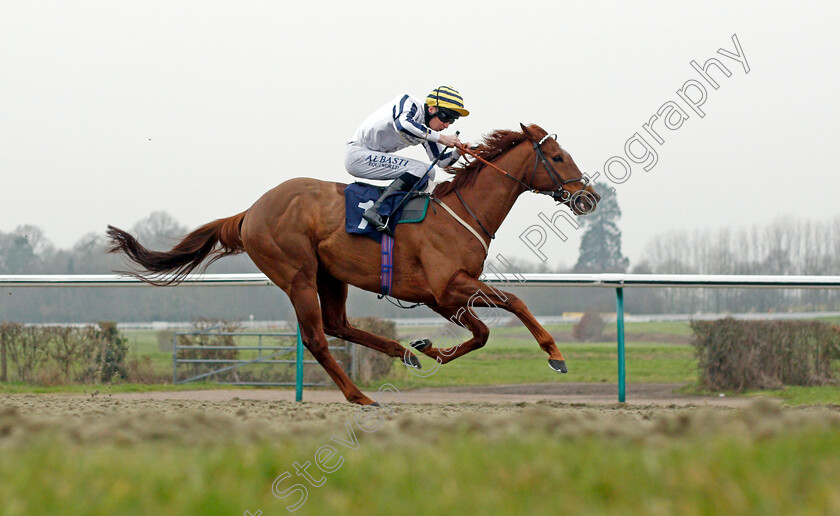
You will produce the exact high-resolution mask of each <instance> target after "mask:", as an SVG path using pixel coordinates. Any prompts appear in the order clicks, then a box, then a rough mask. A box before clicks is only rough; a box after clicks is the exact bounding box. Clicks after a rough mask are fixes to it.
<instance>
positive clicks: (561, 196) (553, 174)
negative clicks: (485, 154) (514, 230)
mask: <svg viewBox="0 0 840 516" xmlns="http://www.w3.org/2000/svg"><path fill="white" fill-rule="evenodd" d="M549 138H554V140H555V141H556V140H557V135H556V134H546V135H545V136H543V137H542V139H540V141H539V142H534V151H536V157H535V158H534V168H533V170H532V171H531V179H530V180H529V183H531V184H528V183H525V182H523V181H521V180H520V179H518V178H516V177H514V176H512V175H511V174H509V173H507V172H505V171H504V170H502V169H501V168H499V167H498V166H496V165H494V164H493V163H491V162H489V161H487V160H486V159H484V158H482V157H481V156H479V155H478V154H476V153H475V152H473V151H472V150H471V149H470V148H468V147H467V146H466V145H457V146H456V147H457V149H458V150H460V151H461V152H464V153H466V154H469V155H470V156H472V157H473V158H475V159H477V160H478V161H480V162H482V163H484V164H485V165H487V166H489V167H491V168H494V169H496V170H497V171H499V172H501V173H502V174H504V175H505V176H507V177H509V178H511V179H512V180H514V181H516V182H517V183H519V184H520V185H522V186H523V187H525V191H526V192H533V193H538V194H544V195H548V196H550V197H551V198H552V199H554V200H555V201H557V202H559V203H570V202H571V201H572V193H571V192H569V191H568V190H566V189H565V188H564V187H565V186H566V185H567V184H569V183H575V182H577V181H580V182H581V183H583V186H584V188H585V187H586V186H587V185H588V184H589V178H588V177H585V176H581V177H576V178H573V179H566V180H564V179H563V178H562V177H560V174H558V173H557V171H556V170H554V167H552V166H551V162H549V160H548V158H547V157H546V156H545V154H544V153H543V151H542V144H543V143H545V141H546V140H547V139H549ZM540 161H542V164H543V166H544V167H545V170H546V172H548V177H550V178H551V180H552V181H553V182H554V185H555V186H556V187H557V188H556V189H555V190H537V189H536V188H534V187H533V186H532V184H533V182H534V177H535V176H536V174H537V166H538V165H539V163H540ZM453 191H454V192H455V195H456V196H457V197H458V200H459V201H461V204H462V205H463V206H464V208H465V209H466V210H467V213H469V214H470V216H471V217H472V218H473V220H475V222H476V223H477V224H478V227H480V228H481V230H482V231H483V232H484V234H485V235H487V236H488V237H490V240H493V239H494V238H496V235H495V234H492V233H490V232H489V231H487V228H485V227H484V224H482V223H481V221H480V220H478V217H477V216H476V215H475V213H473V211H472V210H471V209H470V207H469V206H467V203H466V201H464V198H463V197H461V194H460V193H459V192H458V189H457V188H454V189H453ZM581 191H584V190H581ZM435 200H436V199H435ZM436 201H437V200H436ZM437 202H438V203H440V201H437ZM461 223H462V224H463V221H461ZM468 229H469V227H468ZM473 232H474V231H473ZM476 236H478V235H477V234H476ZM485 247H486V246H485Z"/></svg>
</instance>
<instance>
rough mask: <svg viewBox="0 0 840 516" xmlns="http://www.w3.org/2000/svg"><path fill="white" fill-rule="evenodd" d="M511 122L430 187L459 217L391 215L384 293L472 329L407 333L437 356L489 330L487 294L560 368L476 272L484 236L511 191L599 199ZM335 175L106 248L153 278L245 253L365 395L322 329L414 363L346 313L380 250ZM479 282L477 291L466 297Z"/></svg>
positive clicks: (478, 342) (554, 149) (317, 346)
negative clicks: (145, 240) (177, 232)
mask: <svg viewBox="0 0 840 516" xmlns="http://www.w3.org/2000/svg"><path fill="white" fill-rule="evenodd" d="M520 126H521V128H522V132H518V131H496V132H494V133H492V134H491V135H489V136H487V137H486V138H485V139H484V142H483V144H482V145H480V146H479V147H478V148H477V149H475V150H474V151H473V154H474V155H476V156H478V157H479V158H481V160H478V159H477V160H474V161H473V162H472V163H470V164H468V165H466V166H463V167H460V168H457V169H453V170H452V172H453V173H454V174H455V178H454V179H453V180H452V181H449V182H444V183H441V184H440V185H438V186H437V187H436V189H435V191H434V196H435V197H436V198H437V199H438V200H440V201H441V202H443V203H444V204H446V205H447V206H448V207H450V209H451V210H452V211H453V212H454V213H455V214H457V215H458V216H459V217H460V218H461V219H462V222H458V221H456V219H455V218H454V217H453V216H452V215H451V214H450V213H447V212H446V211H445V210H443V209H440V210H435V211H434V212H433V211H432V210H429V213H428V214H427V216H426V219H425V220H424V221H423V222H421V223H419V224H403V225H400V226H399V231H398V233H397V236H398V240H397V245H396V246H395V250H394V260H393V261H394V269H393V280H392V281H393V288H392V295H393V297H395V298H397V299H401V300H404V301H409V302H416V303H424V304H426V305H428V306H429V308H431V309H432V310H434V311H435V312H437V313H439V314H440V315H442V316H443V317H445V318H447V319H450V318H453V319H454V318H456V317H457V322H458V323H460V324H461V325H462V326H464V327H466V328H467V329H468V330H470V331H471V332H472V335H473V336H472V338H471V339H469V340H467V341H466V342H464V343H462V344H460V345H458V346H454V347H450V348H436V347H434V346H433V345H432V344H431V343H430V342H429V341H428V340H425V341H421V343H420V344H415V349H416V350H417V351H420V352H422V353H424V354H425V355H427V356H429V357H431V358H433V359H435V360H437V361H439V362H440V363H441V364H445V363H447V362H449V361H450V360H454V359H456V358H458V357H460V356H462V355H465V354H467V353H469V352H470V351H473V350H475V349H478V348H480V347H482V346H484V344H485V343H486V342H487V338H488V336H489V333H490V330H489V329H488V328H487V326H486V325H485V324H484V323H483V322H482V321H481V320H480V319H479V317H478V316H477V315H476V314H475V313H474V312H473V311H472V307H473V306H491V304H492V305H493V306H495V307H499V308H502V309H504V310H507V311H509V312H512V313H513V314H514V315H516V317H518V318H519V319H520V320H521V321H522V322H523V323H524V324H525V326H526V327H527V328H528V330H529V331H530V332H531V334H532V335H533V336H534V338H535V339H536V340H537V342H538V343H539V345H540V347H541V348H542V349H543V350H544V351H545V352H546V353H547V354H548V361H549V365H550V366H551V368H552V369H554V370H555V371H558V372H562V373H565V372H566V370H567V369H566V363H565V359H564V358H563V354H562V353H560V351H559V350H558V349H557V346H556V345H555V343H554V339H553V338H552V337H551V335H550V334H549V333H548V332H547V331H545V329H544V328H543V327H542V326H540V324H539V323H538V322H537V320H536V319H535V318H534V316H533V315H532V314H531V312H530V311H529V310H528V308H527V307H526V306H525V303H524V302H522V300H520V299H519V298H517V297H516V296H514V295H513V294H510V293H507V292H503V291H500V290H497V289H495V288H493V287H490V286H488V285H486V284H484V283H482V282H481V281H479V280H478V277H479V276H480V275H481V273H482V270H483V266H484V261H485V259H486V257H487V251H486V248H487V245H489V243H490V239H491V238H492V235H494V234H495V232H496V230H498V228H499V227H500V226H501V224H502V221H504V219H505V217H506V216H507V214H508V212H509V211H510V210H511V208H512V207H513V204H514V202H516V199H517V198H518V197H519V195H520V194H521V193H523V192H525V191H534V192H537V193H544V194H547V195H550V196H551V197H552V198H554V199H555V200H556V201H558V202H561V203H563V204H566V205H567V206H569V207H570V208H571V210H572V211H573V212H574V213H575V214H578V215H581V214H585V213H588V212H590V211H592V210H594V209H595V207H596V204H597V202H598V200H599V199H600V198H599V196H598V194H597V193H595V191H594V190H593V189H592V187H590V186H587V181H586V180H585V179H584V178H583V176H582V174H581V172H580V170H579V169H578V167H577V165H576V164H575V163H574V161H573V160H572V158H571V156H570V155H569V153H568V152H566V151H565V150H563V149H561V148H560V145H559V144H558V143H557V142H556V141H555V139H554V138H551V137H549V135H548V134H547V133H546V131H545V130H543V129H542V128H540V127H539V126H537V125H530V126H527V127H526V126H524V125H521V124H520ZM464 150H465V151H466V149H464ZM485 163H492V164H493V165H495V167H493V168H496V170H494V169H493V168H491V167H490V166H487V165H485ZM499 171H502V172H503V173H505V175H506V176H507V177H504V176H502V175H501V174H500V173H499ZM345 186H346V185H344V184H340V183H329V182H324V181H319V180H316V179H309V178H298V179H291V180H289V181H286V182H284V183H282V184H280V185H279V186H277V187H275V188H274V189H272V190H270V191H268V192H267V193H265V194H264V195H263V196H262V197H260V198H259V200H257V202H256V203H254V205H253V206H251V207H250V208H249V209H248V210H246V211H244V212H242V213H240V214H238V215H234V216H232V217H228V218H224V219H219V220H216V221H214V222H210V223H208V224H205V225H204V226H201V227H200V228H198V229H196V230H195V231H193V232H192V233H190V234H188V235H187V236H186V237H184V238H183V240H181V241H180V242H179V243H178V244H177V245H176V246H175V247H174V248H173V249H172V250H170V251H168V252H154V251H149V250H147V249H146V248H144V247H143V246H141V245H140V244H139V243H138V242H137V240H136V239H135V238H134V237H132V236H131V235H130V234H128V233H126V232H125V231H122V230H120V229H117V228H115V227H113V226H108V235H109V236H110V238H111V242H112V246H111V248H110V249H109V250H110V252H124V253H125V254H126V255H127V256H128V257H129V258H130V259H131V260H132V261H133V262H135V263H136V264H138V265H140V266H141V267H143V269H144V271H143V272H141V273H131V274H133V275H134V276H136V277H138V278H140V279H143V280H144V281H147V282H149V283H153V284H156V285H171V284H177V283H178V282H180V281H182V280H183V279H184V278H185V277H186V276H187V275H188V274H189V273H191V272H193V271H194V270H196V269H197V268H198V267H199V265H201V264H202V262H205V260H206V259H207V260H206V264H205V265H204V267H203V268H201V269H200V270H203V269H204V268H206V267H207V265H209V264H210V263H212V262H213V261H215V260H217V259H219V258H221V257H223V256H227V255H232V254H238V253H241V252H246V253H248V255H249V256H250V257H251V259H252V260H253V261H254V263H255V264H256V265H257V267H259V269H260V270H261V271H262V272H264V273H265V275H266V276H268V278H269V279H270V280H271V281H272V282H273V283H274V284H275V285H277V286H278V287H280V288H281V289H283V291H284V292H285V293H286V294H287V295H288V296H289V299H290V300H291V302H292V305H293V306H294V309H295V314H296V316H297V320H298V324H299V326H300V333H301V338H302V340H303V343H304V345H305V346H306V348H307V349H309V351H310V352H311V353H312V355H313V356H314V357H315V359H316V360H317V361H318V362H319V363H320V364H321V366H322V367H323V368H324V369H325V370H326V371H327V373H328V374H329V375H330V377H331V378H332V379H333V381H334V382H335V383H336V385H338V387H339V389H341V392H342V393H343V394H344V396H345V397H346V398H347V400H348V401H350V402H353V403H359V404H362V405H368V404H372V403H374V402H373V400H371V399H370V398H369V397H367V396H365V395H364V394H363V393H362V392H361V391H360V390H359V389H358V388H357V387H356V386H355V385H354V384H353V383H352V382H351V380H350V378H349V377H348V376H347V375H346V374H345V373H344V371H343V370H342V369H341V367H340V366H339V364H338V363H337V362H336V360H335V358H333V356H332V355H331V354H330V352H329V349H328V345H327V338H326V336H325V333H326V334H328V335H331V336H335V337H338V338H341V339H344V340H348V341H351V342H355V343H356V344H361V345H363V346H366V347H369V348H372V349H375V350H378V351H381V352H383V353H385V354H387V355H388V356H391V357H394V358H397V357H399V358H401V359H402V360H403V362H404V363H405V364H406V365H409V366H412V367H419V366H420V362H419V360H418V359H417V357H416V356H415V355H413V354H412V353H411V351H409V349H406V348H404V347H403V346H402V345H400V343H399V342H396V341H394V340H390V339H386V338H383V337H380V336H378V335H374V334H371V333H368V332H364V331H361V330H358V329H356V328H353V327H352V326H350V324H349V323H348V322H347V315H346V310H345V304H346V300H347V285H348V284H349V285H354V286H356V287H358V288H361V289H364V290H369V291H371V292H378V291H379V288H380V276H379V274H380V257H381V254H380V246H379V244H377V243H376V242H375V241H373V240H371V239H369V238H365V237H362V236H359V235H350V234H348V233H346V232H345V230H344V212H345V209H344V201H345V200H344V187H345ZM463 221H465V222H463ZM467 224H468V225H469V226H470V227H471V228H472V231H469V230H468V229H467V227H465V225H467ZM479 232H481V233H479ZM479 238H481V239H482V241H481V242H479ZM208 258H209V259H208ZM478 292H481V293H482V294H483V295H482V296H478V297H477V296H475V294H476V293H478ZM465 308H466V309H465Z"/></svg>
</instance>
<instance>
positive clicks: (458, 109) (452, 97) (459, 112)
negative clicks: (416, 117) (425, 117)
mask: <svg viewBox="0 0 840 516" xmlns="http://www.w3.org/2000/svg"><path fill="white" fill-rule="evenodd" d="M426 105H427V106H429V107H436V108H438V109H439V110H441V111H442V112H444V113H445V114H447V115H450V118H451V119H453V120H454V119H456V118H458V117H460V116H467V115H469V114H470V112H469V111H467V110H466V109H465V108H464V99H463V98H462V97H461V94H460V93H458V90H456V89H455V88H453V87H451V86H438V87H437V88H435V89H433V90H432V92H431V93H429V96H427V97H426Z"/></svg>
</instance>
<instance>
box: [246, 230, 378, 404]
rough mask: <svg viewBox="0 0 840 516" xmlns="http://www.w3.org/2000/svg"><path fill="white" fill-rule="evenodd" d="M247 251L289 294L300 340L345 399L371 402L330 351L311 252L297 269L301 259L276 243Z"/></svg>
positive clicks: (315, 261)
mask: <svg viewBox="0 0 840 516" xmlns="http://www.w3.org/2000/svg"><path fill="white" fill-rule="evenodd" d="M248 254H249V255H250V256H251V259H252V260H254V263H255V264H257V267H259V268H260V270H261V271H263V272H264V273H265V274H266V276H268V277H269V279H271V281H272V282H274V284H275V285H277V286H278V287H280V288H281V289H283V291H284V292H285V293H286V295H288V296H289V300H290V301H291V302H292V306H293V307H294V309H295V315H296V316H297V320H298V325H299V326H300V337H301V340H302V341H303V344H304V345H305V346H306V349H308V350H309V352H310V353H312V356H314V357H315V360H317V361H318V363H319V364H321V367H323V368H324V370H325V371H326V372H327V374H328V375H330V378H332V380H333V382H335V384H336V385H337V386H338V388H339V389H341V393H342V394H344V397H345V398H347V401H350V402H352V403H359V404H361V405H370V404H372V403H374V401H373V400H372V399H370V398H368V397H367V396H365V395H364V394H362V391H360V390H359V388H358V387H356V386H355V385H353V382H352V381H351V380H350V378H349V377H348V376H347V374H346V373H345V372H344V370H342V369H341V366H340V365H339V364H338V362H337V361H336V360H335V357H333V356H332V354H331V353H330V350H329V344H328V343H327V336H326V335H324V326H323V324H322V321H321V306H320V304H319V303H318V289H317V287H316V281H315V278H316V274H317V272H316V271H317V269H316V267H317V263H318V261H317V259H316V258H315V256H314V253H312V255H311V256H309V257H308V260H306V262H307V263H309V264H311V265H304V266H302V267H299V268H297V269H296V270H295V268H294V267H293V265H292V264H294V263H296V262H297V263H300V260H292V259H289V257H288V256H287V255H285V254H283V252H282V251H280V249H279V247H277V246H274V245H264V246H262V247H261V248H258V249H254V248H252V249H250V250H249V251H248Z"/></svg>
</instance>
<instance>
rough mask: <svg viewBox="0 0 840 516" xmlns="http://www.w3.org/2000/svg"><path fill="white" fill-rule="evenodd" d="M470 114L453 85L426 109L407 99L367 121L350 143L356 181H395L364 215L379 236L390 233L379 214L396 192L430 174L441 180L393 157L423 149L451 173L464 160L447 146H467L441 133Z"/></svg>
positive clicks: (424, 167)
mask: <svg viewBox="0 0 840 516" xmlns="http://www.w3.org/2000/svg"><path fill="white" fill-rule="evenodd" d="M469 114H470V112H469V111H467V110H466V109H464V99H463V98H461V94H460V93H458V92H457V91H456V90H455V89H453V88H451V87H449V86H440V87H438V88H435V89H434V90H432V92H431V93H429V95H428V96H427V97H426V103H425V104H421V103H420V101H419V100H417V99H416V98H414V97H412V96H410V95H402V96H399V97H397V98H396V99H394V100H393V101H392V102H389V103H388V104H386V105H384V106H382V107H381V108H379V109H377V110H376V111H374V112H373V114H371V115H370V116H369V117H367V118H366V119H365V121H364V122H362V125H361V126H360V127H359V128H358V129H357V130H356V133H355V134H354V135H353V139H352V140H351V141H349V142H348V143H347V150H346V155H345V160H344V166H345V167H346V168H347V172H349V173H350V174H351V175H353V176H355V177H362V178H365V179H393V180H394V181H393V182H392V183H391V184H390V185H388V187H387V188H386V189H385V191H384V192H382V195H381V196H380V197H379V199H377V201H376V202H375V203H374V205H373V206H371V207H370V208H368V209H367V210H366V211H365V213H364V215H363V217H364V219H365V220H367V221H368V222H369V223H370V224H372V225H373V226H374V227H375V228H376V230H377V231H386V230H387V226H386V224H387V220H383V218H382V216H380V215H379V213H378V212H377V210H378V209H379V207H380V205H381V204H382V201H383V200H384V199H385V198H386V197H388V196H389V195H391V194H393V193H395V192H399V191H404V192H407V191H410V190H411V189H412V187H414V185H415V184H417V182H418V181H419V180H420V179H421V178H422V177H423V176H424V175H425V174H426V172H427V171H429V176H428V177H429V180H432V179H434V177H435V172H434V170H433V168H434V167H432V166H429V165H428V164H426V163H424V162H422V161H418V160H415V159H409V158H403V157H400V156H395V155H390V154H391V153H393V152H396V151H398V150H401V149H404V148H406V147H408V146H410V145H417V144H422V145H423V147H425V149H426V153H427V154H428V155H429V159H431V160H434V163H436V164H437V166H439V167H441V168H445V167H448V166H450V165H452V164H454V163H455V162H456V161H458V158H460V157H461V155H460V154H459V153H458V150H457V149H452V150H447V147H454V146H455V145H458V144H461V140H459V139H458V137H457V136H455V135H447V134H441V131H443V130H444V129H446V128H448V127H449V126H450V125H451V124H452V123H453V122H455V120H457V119H458V117H461V116H467V115H469Z"/></svg>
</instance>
